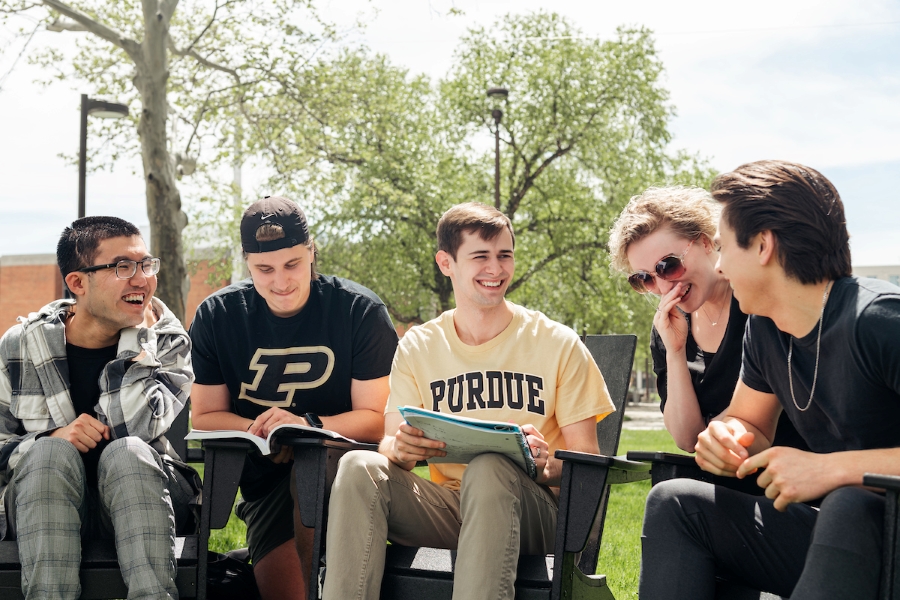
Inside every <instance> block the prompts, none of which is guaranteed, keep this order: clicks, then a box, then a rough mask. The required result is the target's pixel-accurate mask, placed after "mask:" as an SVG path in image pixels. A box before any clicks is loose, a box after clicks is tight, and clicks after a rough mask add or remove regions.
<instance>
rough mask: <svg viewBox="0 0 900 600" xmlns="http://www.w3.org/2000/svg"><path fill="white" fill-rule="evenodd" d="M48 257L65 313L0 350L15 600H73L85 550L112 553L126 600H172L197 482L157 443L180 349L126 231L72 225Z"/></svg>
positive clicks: (0, 512) (24, 326) (144, 261)
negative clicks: (180, 538)
mask: <svg viewBox="0 0 900 600" xmlns="http://www.w3.org/2000/svg"><path fill="white" fill-rule="evenodd" d="M56 256H57V262H58V264H59V268H60V272H61V273H62V276H63V280H64V281H65V284H66V287H67V289H68V290H69V291H70V293H71V294H72V296H73V297H74V300H57V301H55V302H51V303H50V304H48V305H47V306H45V307H43V308H42V309H40V310H39V311H38V312H36V313H32V314H31V315H29V316H28V317H27V318H20V319H19V321H20V323H19V324H18V325H15V326H14V327H12V328H11V329H10V330H9V331H7V332H6V334H5V335H4V336H3V338H2V339H0V499H2V501H0V534H2V536H3V538H4V539H17V540H18V550H19V560H20V562H21V565H22V592H23V594H24V596H25V597H26V598H29V599H30V598H78V597H80V595H81V583H80V580H79V568H80V564H81V538H82V537H110V538H114V539H115V542H116V550H117V553H118V560H119V565H120V568H121V570H122V578H123V579H124V581H125V584H126V586H127V587H128V597H129V598H137V597H140V598H177V597H178V590H177V588H176V585H175V581H174V576H175V548H174V541H175V531H176V528H178V529H180V528H183V527H185V526H187V525H189V524H191V523H192V517H191V513H190V503H191V502H192V501H193V500H194V498H195V497H196V494H197V493H198V491H199V479H198V478H197V476H196V473H195V472H194V471H193V470H192V469H190V468H189V467H187V466H186V465H184V464H183V463H181V462H180V460H179V459H178V456H177V454H176V453H175V451H174V450H173V449H172V446H171V445H170V444H169V442H168V441H167V440H166V438H165V433H166V431H167V430H168V429H169V426H170V425H171V424H172V422H173V421H174V420H175V417H176V416H177V415H178V413H179V412H181V410H182V409H183V408H184V405H185V402H186V401H187V398H188V396H189V393H190V387H191V383H192V382H193V379H194V375H193V371H192V368H191V357H190V350H191V342H190V339H189V337H188V335H187V333H186V332H185V330H184V328H183V327H182V326H181V323H180V322H179V321H178V319H177V318H176V317H175V315H174V314H172V312H171V311H169V309H168V308H167V307H166V306H165V305H164V304H163V303H162V302H161V301H160V300H159V299H157V298H154V297H153V294H154V292H155V291H156V274H157V273H158V272H159V268H160V261H159V259H158V258H154V257H151V256H150V255H149V254H148V253H147V248H146V246H145V244H144V241H143V239H142V238H141V234H140V231H139V230H138V229H137V227H135V226H134V225H132V224H131V223H129V222H127V221H123V220H122V219H118V218H116V217H86V218H83V219H78V220H77V221H75V222H73V223H72V225H71V227H66V228H65V229H64V230H63V233H62V236H61V237H60V239H59V243H58V245H57V249H56Z"/></svg>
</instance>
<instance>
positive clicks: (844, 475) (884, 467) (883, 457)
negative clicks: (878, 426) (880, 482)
mask: <svg viewBox="0 0 900 600" xmlns="http://www.w3.org/2000/svg"><path fill="white" fill-rule="evenodd" d="M821 456H822V457H823V459H824V460H825V461H827V462H828V470H829V472H831V473H832V474H831V476H830V477H829V481H830V485H829V487H831V489H837V488H839V487H842V486H847V485H862V482H863V475H864V474H866V473H877V474H879V475H900V448H882V449H879V450H853V451H849V452H833V453H831V454H822V455H821Z"/></svg>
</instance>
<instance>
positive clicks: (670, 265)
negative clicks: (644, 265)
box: [628, 240, 694, 294]
mask: <svg viewBox="0 0 900 600" xmlns="http://www.w3.org/2000/svg"><path fill="white" fill-rule="evenodd" d="M693 244H694V240H691V243H690V244H688V245H687V248H685V249H684V252H682V253H681V256H675V255H674V254H670V255H668V256H663V257H662V258H661V259H659V262H658V263H656V267H655V268H654V271H656V275H651V274H650V273H648V272H647V271H636V272H634V273H632V274H631V275H629V276H628V283H630V284H631V287H633V288H634V291H636V292H637V293H638V294H646V293H648V292H654V291H655V290H656V289H657V288H656V282H655V281H654V278H655V277H659V278H660V279H662V280H663V281H669V280H670V279H677V278H679V277H681V276H682V275H684V272H685V271H687V267H685V266H684V257H685V256H686V255H687V253H688V250H690V249H691V246H692V245H693ZM651 286H652V289H651Z"/></svg>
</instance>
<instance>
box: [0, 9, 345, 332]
mask: <svg viewBox="0 0 900 600" xmlns="http://www.w3.org/2000/svg"><path fill="white" fill-rule="evenodd" d="M23 17H24V18H27V19H28V22H29V23H36V24H37V28H45V27H46V29H49V30H51V31H66V30H68V31H76V32H86V33H85V34H81V35H84V37H83V38H82V39H80V40H79V43H78V50H77V53H76V55H75V56H74V59H70V58H69V57H64V56H63V55H62V54H61V53H60V52H58V51H55V49H54V48H53V46H52V45H51V46H50V49H49V50H48V51H46V52H44V53H41V54H39V55H37V56H36V57H34V59H35V60H36V61H37V62H39V63H41V64H43V65H44V66H45V67H47V68H48V69H51V70H53V71H55V72H56V74H57V76H58V77H60V78H68V77H71V76H72V75H74V76H75V77H76V78H77V79H78V80H81V81H84V82H86V83H87V84H88V86H89V87H90V88H91V90H92V92H91V93H92V94H98V95H101V96H111V97H114V98H116V99H117V100H118V101H120V102H121V101H124V102H127V103H128V104H129V105H131V107H132V114H133V115H136V116H134V117H133V119H131V121H130V122H129V123H126V124H125V125H124V126H123V125H119V126H115V125H113V126H110V125H108V124H107V125H100V124H94V123H92V126H94V127H96V128H98V129H99V128H101V127H104V128H105V131H104V133H106V134H107V135H111V136H113V137H114V138H115V140H114V143H113V144H112V147H113V148H114V152H113V154H114V155H116V154H121V153H129V152H134V153H138V154H139V155H140V157H141V162H142V166H143V173H144V181H145V185H146V199H147V214H148V217H149V219H150V226H151V236H150V237H151V239H150V245H151V250H152V252H154V253H155V254H157V255H158V256H161V257H162V258H163V263H164V268H163V269H162V270H161V271H160V274H159V292H158V293H159V295H160V297H161V298H162V299H163V300H164V301H165V302H166V304H167V305H168V306H169V307H170V308H171V309H172V311H173V312H174V313H175V314H176V315H178V316H179V318H183V316H184V305H185V296H186V284H187V278H186V271H185V264H184V252H183V246H182V230H183V229H184V227H185V225H186V223H187V218H186V215H185V212H184V210H183V209H182V202H181V193H180V191H179V186H178V182H177V180H178V179H179V178H180V174H181V173H187V172H190V171H192V170H193V168H194V165H195V164H196V162H197V159H198V156H199V158H200V160H201V163H202V162H203V159H204V158H205V159H207V160H208V164H212V165H213V166H215V165H218V164H221V161H223V160H225V161H232V160H234V156H235V155H240V154H241V150H240V140H235V136H234V133H235V131H237V130H239V129H240V127H239V123H240V121H241V119H242V117H241V107H242V103H243V102H244V100H245V99H247V98H254V97H256V96H257V95H259V94H266V93H267V91H266V88H265V82H266V81H267V80H275V81H277V80H278V78H279V77H281V76H282V74H283V73H293V72H294V71H295V70H299V69H300V68H302V65H304V64H306V63H307V62H308V61H309V58H310V57H311V56H313V55H314V54H315V51H316V49H317V47H318V42H320V41H321V40H322V39H327V38H328V37H330V36H331V35H332V33H331V31H330V29H329V28H328V27H327V26H324V25H322V23H321V22H319V21H318V20H317V19H316V17H315V13H314V12H313V11H312V10H311V6H310V2H308V1H306V0H240V1H238V0H207V1H204V0H193V1H191V0H185V1H181V2H179V0H116V1H115V2H109V1H107V0H83V1H71V0H0V18H3V19H5V20H7V21H11V20H14V19H17V18H23ZM35 31H37V29H35ZM311 31H314V32H315V33H311ZM273 32H277V34H276V35H275V37H273ZM135 109H136V110H135ZM179 124H180V128H179V127H178V125H179ZM135 126H136V128H135ZM135 132H136V133H137V136H135V135H134V133H135ZM223 146H224V150H223ZM112 158H114V157H112Z"/></svg>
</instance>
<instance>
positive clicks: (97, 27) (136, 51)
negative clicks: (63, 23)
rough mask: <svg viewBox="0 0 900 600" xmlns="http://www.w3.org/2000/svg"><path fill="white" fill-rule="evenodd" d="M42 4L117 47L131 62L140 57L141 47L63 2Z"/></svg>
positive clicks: (54, 0) (48, 0)
mask: <svg viewBox="0 0 900 600" xmlns="http://www.w3.org/2000/svg"><path fill="white" fill-rule="evenodd" d="M43 3H44V4H45V5H46V6H49V7H50V8H52V9H53V10H55V11H56V12H58V13H60V14H61V15H64V16H66V17H69V18H70V19H72V20H73V21H75V22H77V23H81V24H82V25H84V27H85V29H87V30H88V31H89V32H90V33H93V34H94V35H96V36H97V37H99V38H102V39H104V40H106V41H107V42H109V43H111V44H114V45H116V46H118V47H119V48H121V49H122V50H124V51H125V52H127V53H128V55H129V56H130V57H131V58H132V59H133V60H135V61H137V60H138V59H139V57H140V55H141V45H140V44H139V43H137V42H136V41H135V40H133V39H131V38H128V37H126V36H125V34H123V33H120V32H118V31H116V30H115V29H113V28H112V27H110V26H108V25H105V24H104V23H101V22H99V21H97V20H95V19H93V18H91V17H89V16H88V15H86V14H84V13H83V12H81V11H80V10H78V9H75V8H72V7H71V6H69V5H68V4H66V3H65V2H60V0H43Z"/></svg>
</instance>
